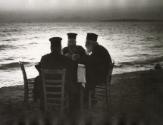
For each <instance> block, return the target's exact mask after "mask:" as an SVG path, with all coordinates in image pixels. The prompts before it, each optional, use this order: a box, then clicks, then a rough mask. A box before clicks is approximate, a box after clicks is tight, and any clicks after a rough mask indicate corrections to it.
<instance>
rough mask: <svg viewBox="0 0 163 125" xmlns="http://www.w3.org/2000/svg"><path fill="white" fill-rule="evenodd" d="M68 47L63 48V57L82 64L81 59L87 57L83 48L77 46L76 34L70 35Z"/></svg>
mask: <svg viewBox="0 0 163 125" xmlns="http://www.w3.org/2000/svg"><path fill="white" fill-rule="evenodd" d="M67 35H68V46H67V47H65V48H63V55H65V56H67V57H69V58H70V59H72V60H73V61H76V62H78V63H81V58H82V57H83V56H85V50H84V48H83V47H82V46H79V45H76V36H77V34H76V33H68V34H67Z"/></svg>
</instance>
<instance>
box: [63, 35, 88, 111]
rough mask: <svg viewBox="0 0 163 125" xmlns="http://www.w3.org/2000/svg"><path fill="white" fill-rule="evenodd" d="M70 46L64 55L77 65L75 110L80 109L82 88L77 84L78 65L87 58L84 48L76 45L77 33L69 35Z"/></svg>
mask: <svg viewBox="0 0 163 125" xmlns="http://www.w3.org/2000/svg"><path fill="white" fill-rule="evenodd" d="M67 35H68V46H67V47H65V48H63V55H65V56H66V57H68V58H70V59H71V60H73V61H74V63H75V74H76V76H75V78H76V80H75V81H76V82H74V85H73V86H75V89H74V90H73V91H74V92H75V94H74V99H73V100H75V102H76V104H75V105H74V108H76V109H79V101H80V100H79V99H80V87H81V84H80V83H77V67H78V64H79V63H80V64H82V63H83V62H82V59H83V58H84V57H85V56H86V52H85V50H84V48H83V47H82V46H79V45H76V36H77V34H76V33H68V34H67Z"/></svg>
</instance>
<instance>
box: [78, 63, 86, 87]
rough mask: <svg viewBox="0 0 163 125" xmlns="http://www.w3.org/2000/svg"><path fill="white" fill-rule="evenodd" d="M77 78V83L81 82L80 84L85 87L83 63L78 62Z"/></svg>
mask: <svg viewBox="0 0 163 125" xmlns="http://www.w3.org/2000/svg"><path fill="white" fill-rule="evenodd" d="M77 79H78V82H79V83H82V86H83V87H85V83H86V69H85V65H83V64H78V71H77Z"/></svg>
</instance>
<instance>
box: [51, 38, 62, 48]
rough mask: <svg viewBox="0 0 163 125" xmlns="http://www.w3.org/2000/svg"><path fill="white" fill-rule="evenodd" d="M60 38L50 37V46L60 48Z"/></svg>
mask: <svg viewBox="0 0 163 125" xmlns="http://www.w3.org/2000/svg"><path fill="white" fill-rule="evenodd" d="M61 40H62V38H61V37H52V38H50V39H49V41H50V42H51V45H52V46H56V47H60V46H61Z"/></svg>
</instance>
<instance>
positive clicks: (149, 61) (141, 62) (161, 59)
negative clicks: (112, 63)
mask: <svg viewBox="0 0 163 125" xmlns="http://www.w3.org/2000/svg"><path fill="white" fill-rule="evenodd" d="M160 62H163V56H161V57H157V58H153V59H146V60H139V61H133V62H121V63H120V64H119V65H117V66H118V67H122V66H124V65H129V66H131V65H150V64H155V63H160Z"/></svg>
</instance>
